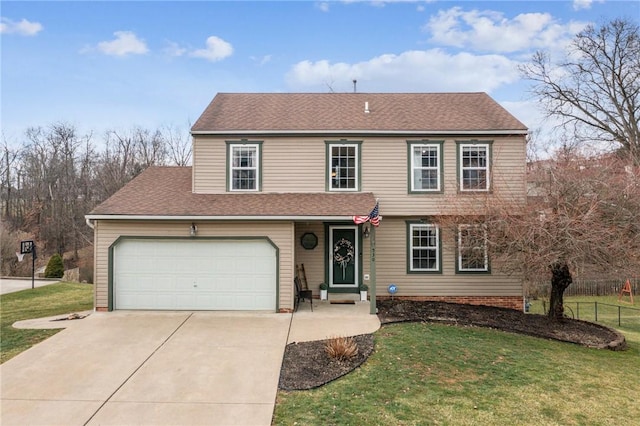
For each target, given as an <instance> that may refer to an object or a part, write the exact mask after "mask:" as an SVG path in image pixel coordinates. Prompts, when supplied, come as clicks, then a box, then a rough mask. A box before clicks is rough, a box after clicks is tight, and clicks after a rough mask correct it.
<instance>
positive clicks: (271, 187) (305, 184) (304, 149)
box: [193, 136, 326, 194]
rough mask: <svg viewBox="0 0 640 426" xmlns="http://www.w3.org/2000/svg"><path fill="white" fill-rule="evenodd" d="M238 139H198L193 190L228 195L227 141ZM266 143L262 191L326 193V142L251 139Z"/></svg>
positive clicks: (297, 139) (298, 139) (304, 139)
mask: <svg viewBox="0 0 640 426" xmlns="http://www.w3.org/2000/svg"><path fill="white" fill-rule="evenodd" d="M238 140H239V139H234V138H212V137H203V136H198V137H196V139H195V143H194V160H193V169H194V172H193V173H194V179H193V190H194V192H195V193H200V194H217V193H223V192H227V188H226V182H227V177H226V173H227V164H226V161H227V159H226V155H227V154H226V141H238ZM251 141H263V143H262V170H261V176H262V192H324V191H325V176H326V174H325V143H324V139H317V138H315V139H309V138H280V139H278V138H275V139H264V138H251V139H248V143H250V142H251Z"/></svg>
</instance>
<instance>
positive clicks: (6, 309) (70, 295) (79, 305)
mask: <svg viewBox="0 0 640 426" xmlns="http://www.w3.org/2000/svg"><path fill="white" fill-rule="evenodd" d="M92 308H93V286H92V285H88V284H73V283H58V284H52V285H47V286H43V287H38V288H35V289H29V290H22V291H18V292H15V293H9V294H4V295H2V296H0V363H3V362H6V361H8V360H9V359H11V358H13V357H14V356H16V355H18V354H19V353H20V352H23V351H25V350H27V349H29V348H30V347H31V346H33V345H35V344H36V343H39V342H41V341H43V340H44V339H46V338H47V337H50V336H53V335H54V334H56V333H58V332H59V331H60V330H59V329H58V330H20V329H16V328H13V327H12V324H13V323H14V322H16V321H21V320H25V319H32V318H42V317H48V316H52V315H61V314H68V313H71V312H79V311H86V310H88V309H92Z"/></svg>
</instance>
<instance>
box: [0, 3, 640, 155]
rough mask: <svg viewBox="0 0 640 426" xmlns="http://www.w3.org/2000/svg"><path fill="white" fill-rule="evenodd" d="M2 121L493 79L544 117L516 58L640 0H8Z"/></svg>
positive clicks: (518, 108)
mask: <svg viewBox="0 0 640 426" xmlns="http://www.w3.org/2000/svg"><path fill="white" fill-rule="evenodd" d="M0 7H1V8H0V15H1V22H0V38H1V39H0V40H1V59H2V63H1V71H2V74H1V84H2V86H1V107H2V109H1V112H0V114H1V115H0V118H1V121H2V135H3V137H4V138H5V139H6V140H7V141H8V142H9V143H10V144H13V143H17V142H19V141H20V140H21V139H22V138H23V134H24V131H25V130H26V128H27V127H29V126H48V125H49V124H52V123H54V122H60V121H62V122H67V123H70V124H73V125H75V126H76V127H77V128H78V129H79V130H80V131H81V132H83V133H84V132H90V131H91V132H93V134H94V135H95V136H96V137H98V138H99V137H100V135H101V134H102V133H104V131H106V130H109V129H115V130H127V129H130V128H132V127H133V126H143V127H149V128H156V127H160V126H167V125H168V126H177V127H183V128H186V127H187V125H188V123H189V122H191V123H193V122H194V121H195V120H196V119H197V118H198V116H199V115H200V113H201V112H202V111H203V110H204V108H205V107H206V105H207V104H208V103H209V102H210V101H211V99H212V98H213V96H214V95H215V94H216V93H218V92H329V91H335V92H351V91H353V83H352V80H353V79H354V78H355V79H357V80H358V84H357V90H358V92H451V91H472V92H478V91H485V92H488V93H489V94H490V95H491V96H493V97H494V98H495V99H496V100H497V101H498V102H500V103H501V104H502V105H503V106H505V107H506V108H507V109H509V110H510V111H511V112H512V113H513V114H514V115H516V116H517V117H518V118H519V119H520V120H522V121H523V122H524V123H525V124H526V125H528V126H529V127H530V128H532V129H535V128H538V127H540V126H542V120H541V115H540V113H539V112H538V109H537V105H536V102H535V101H534V100H532V99H530V95H529V94H528V92H527V84H526V83H525V82H523V81H521V79H520V77H519V75H518V72H517V65H518V64H521V63H523V62H524V61H527V60H528V59H529V58H530V57H531V55H532V53H533V52H534V51H535V50H537V49H545V50H548V51H549V52H550V53H551V54H552V55H559V54H561V52H562V49H563V48H564V46H566V43H567V42H568V41H569V40H570V39H571V38H572V36H573V35H574V34H575V33H576V32H578V31H580V30H581V29H582V28H584V26H585V25H587V24H588V23H600V22H603V21H607V20H610V19H612V18H615V17H627V18H631V19H633V20H637V21H640V2H638V1H637V0H635V1H616V0H574V1H502V2H482V1H477V2H476V1H473V2H471V1H467V2H464V1H463V2H449V1H373V2H364V1H332V2H313V1H289V2H270V1H260V2H244V1H238V2H204V1H197V2H171V1H159V2H152V1H139V2H125V1H111V2H94V1H91V2H89V1H84V2H81V1H71V2H58V1H47V2H35V1H19V2H17V1H16V2H12V1H2V3H1V5H0Z"/></svg>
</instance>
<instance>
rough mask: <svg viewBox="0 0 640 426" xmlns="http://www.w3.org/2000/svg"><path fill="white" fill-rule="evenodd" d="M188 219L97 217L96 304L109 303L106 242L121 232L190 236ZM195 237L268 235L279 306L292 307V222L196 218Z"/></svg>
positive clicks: (136, 234) (162, 235)
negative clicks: (273, 249)
mask: <svg viewBox="0 0 640 426" xmlns="http://www.w3.org/2000/svg"><path fill="white" fill-rule="evenodd" d="M190 225H191V223H190V222H188V223H187V222H179V221H118V220H98V221H96V224H95V280H94V281H95V295H96V296H95V297H96V299H95V306H96V308H106V307H107V306H108V284H109V283H108V280H109V277H108V271H109V259H108V254H109V246H111V244H113V242H114V241H115V240H116V239H118V237H120V236H144V237H148V236H153V237H185V238H188V237H189V226H190ZM197 225H198V237H196V238H201V237H268V238H269V239H271V241H272V242H273V243H274V244H275V245H276V246H277V247H278V250H279V253H278V254H279V265H278V266H279V285H280V288H279V299H278V307H279V308H280V309H283V308H285V309H286V308H292V307H293V277H294V266H295V265H294V264H293V243H294V240H293V239H294V225H293V223H292V222H261V223H259V222H204V221H202V222H197Z"/></svg>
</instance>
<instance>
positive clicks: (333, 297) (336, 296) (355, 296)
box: [327, 293, 360, 302]
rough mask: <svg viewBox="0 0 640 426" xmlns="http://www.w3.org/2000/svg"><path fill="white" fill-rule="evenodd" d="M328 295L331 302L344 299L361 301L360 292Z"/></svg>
mask: <svg viewBox="0 0 640 426" xmlns="http://www.w3.org/2000/svg"><path fill="white" fill-rule="evenodd" d="M327 297H328V298H329V302H331V301H342V300H349V301H353V302H359V301H360V293H357V294H356V293H329V294H328V296H327Z"/></svg>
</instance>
